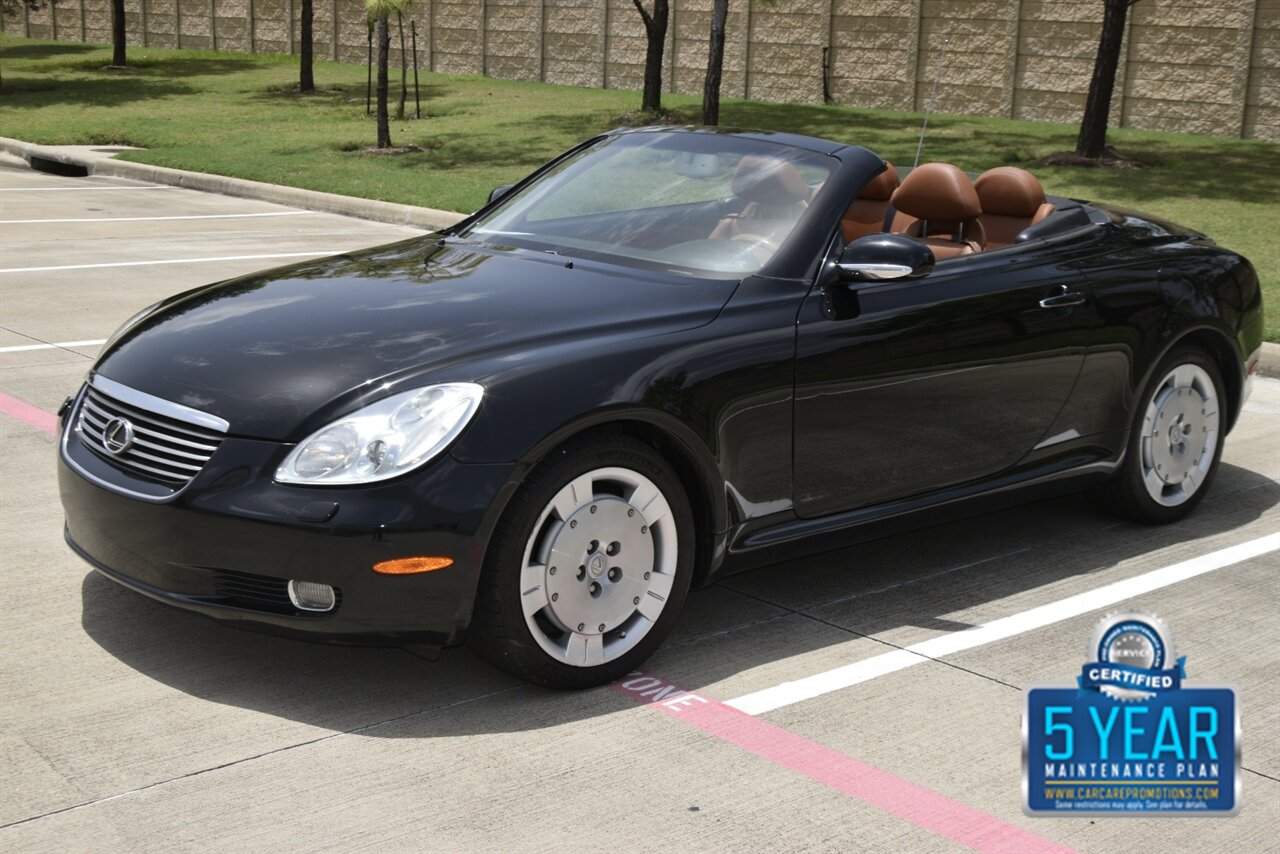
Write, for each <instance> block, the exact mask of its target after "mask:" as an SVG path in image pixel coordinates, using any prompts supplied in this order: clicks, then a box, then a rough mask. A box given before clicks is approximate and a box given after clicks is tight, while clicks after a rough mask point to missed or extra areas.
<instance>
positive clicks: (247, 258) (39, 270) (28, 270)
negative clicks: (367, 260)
mask: <svg viewBox="0 0 1280 854" xmlns="http://www.w3.org/2000/svg"><path fill="white" fill-rule="evenodd" d="M336 254H338V253H336V252H334V251H333V250H332V249H325V250H322V251H320V252H275V253H272V254H270V255H222V256H219V257H217V258H170V259H166V260H164V261H113V262H111V263H109V264H66V265H63V266H60V267H9V268H8V269H3V270H0V273H44V272H48V271H50V270H97V269H101V268H105V267H151V266H153V265H156V264H203V263H206V262H208V261H256V260H258V259H260V258H315V257H316V256H318V255H336Z"/></svg>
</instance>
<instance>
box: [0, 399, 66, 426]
mask: <svg viewBox="0 0 1280 854" xmlns="http://www.w3.org/2000/svg"><path fill="white" fill-rule="evenodd" d="M0 412H3V413H4V414H5V415H8V416H9V417H10V418H16V419H18V420H19V421H22V422H25V423H27V424H30V425H31V426H32V427H35V428H37V429H39V430H43V431H44V432H46V433H48V434H50V435H52V434H54V433H56V432H58V418H57V416H55V415H53V414H52V413H49V412H45V411H44V410H43V409H37V408H36V407H34V406H32V405H31V404H29V403H26V402H25V401H21V400H18V399H17V398H16V397H10V396H9V395H7V394H5V393H3V392H0Z"/></svg>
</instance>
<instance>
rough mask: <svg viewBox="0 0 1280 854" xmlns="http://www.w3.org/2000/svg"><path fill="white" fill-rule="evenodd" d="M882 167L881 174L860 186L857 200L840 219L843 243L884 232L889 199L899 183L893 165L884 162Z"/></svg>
mask: <svg viewBox="0 0 1280 854" xmlns="http://www.w3.org/2000/svg"><path fill="white" fill-rule="evenodd" d="M884 166H885V169H884V171H883V172H881V173H880V174H879V175H877V176H876V177H874V178H872V179H871V180H870V181H868V182H867V183H865V184H863V185H862V189H861V190H859V191H858V196H857V198H855V199H854V200H853V201H852V202H851V203H850V204H849V207H848V209H846V210H845V212H844V216H842V217H841V218H840V224H841V225H842V226H843V227H844V242H845V243H848V242H849V241H851V240H854V239H856V238H859V237H862V236H863V235H866V234H874V233H876V232H877V231H884V220H885V215H886V214H888V213H889V199H891V198H893V191H894V190H896V189H898V184H899V183H900V182H899V180H898V172H897V170H895V169H894V168H893V164H892V163H890V162H889V161H888V160H886V161H885V162H884Z"/></svg>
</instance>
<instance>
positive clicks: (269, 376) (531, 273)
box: [95, 237, 735, 441]
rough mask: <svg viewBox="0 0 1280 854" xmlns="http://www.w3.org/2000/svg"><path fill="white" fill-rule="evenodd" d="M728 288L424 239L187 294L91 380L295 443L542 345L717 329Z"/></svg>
mask: <svg viewBox="0 0 1280 854" xmlns="http://www.w3.org/2000/svg"><path fill="white" fill-rule="evenodd" d="M734 286H735V282H732V281H722V280H706V279H694V278H690V277H684V276H673V275H669V274H663V273H653V272H649V271H643V270H635V269H630V268H621V267H617V266H613V265H607V264H603V263H599V262H594V261H583V260H578V259H569V258H567V257H562V256H557V255H552V254H549V253H543V252H529V251H526V250H515V249H509V248H503V247H491V246H477V245H467V244H459V243H456V242H455V241H452V240H449V241H442V240H439V239H438V238H434V237H431V238H416V239H414V240H410V241H405V242H402V243H396V244H391V245H389V246H383V247H378V248H376V249H371V250H367V251H364V252H359V253H351V254H347V255H340V256H336V257H332V258H325V259H323V260H318V261H308V262H304V263H301V264H295V265H292V266H289V267H282V268H279V269H276V270H270V271H267V272H264V273H259V274H254V275H251V276H245V277H243V278H239V279H233V280H230V281H226V282H222V283H219V284H215V285H209V286H207V287H203V288H199V289H197V290H194V291H189V292H187V293H184V294H180V295H178V296H176V297H173V298H171V299H169V300H166V301H165V302H162V303H159V304H158V305H156V306H154V307H153V308H152V309H151V310H150V311H149V312H147V313H144V314H143V315H142V316H141V317H140V318H138V319H136V320H135V321H133V323H132V325H129V326H128V327H127V328H125V329H123V330H122V331H121V332H120V333H118V337H117V338H116V339H115V340H113V341H112V342H110V343H109V345H108V347H107V349H106V351H105V352H104V353H103V355H102V356H101V357H100V358H99V360H98V363H97V364H96V365H95V371H96V372H97V373H99V374H101V375H102V376H104V377H106V378H108V379H112V380H115V381H116V382H119V383H123V384H124V385H126V386H130V387H131V388H134V389H137V390H139V391H142V392H146V393H147V394H151V395H155V396H156V397H160V398H163V399H165V400H169V401H173V402H175V403H180V404H183V405H185V406H189V407H192V408H194V409H198V410H201V411H203V412H207V413H210V414H212V415H216V416H218V417H220V418H223V419H225V420H226V421H227V422H228V423H229V424H230V425H231V427H230V432H231V434H232V435H239V436H245V437H250V438H258V439H271V440H278V441H297V440H299V439H301V438H302V437H303V436H305V435H306V434H307V433H309V432H310V431H311V430H314V429H317V428H318V427H319V426H321V425H322V424H324V423H326V422H327V421H328V420H329V419H331V418H336V417H339V416H341V415H342V414H344V413H345V412H347V411H349V410H351V409H354V408H355V407H357V406H360V405H364V404H365V403H368V402H371V401H372V400H374V399H376V398H378V397H382V396H385V395H387V394H391V393H393V392H396V391H400V390H403V389H407V388H412V387H414V386H415V385H422V384H427V383H430V382H446V381H458V382H461V381H472V382H481V383H483V382H484V380H485V378H486V376H490V375H492V374H493V373H494V371H496V370H501V369H502V366H503V365H504V364H511V363H518V362H520V361H524V360H526V359H528V358H536V351H537V349H538V348H539V347H542V346H564V345H566V344H574V343H576V344H579V345H581V344H584V343H585V344H586V345H587V346H585V347H584V348H583V352H584V357H590V358H600V357H607V355H606V354H607V344H608V340H609V339H614V340H618V339H621V338H631V337H636V336H653V335H662V334H669V333H671V332H676V331H679V330H682V329H688V328H691V327H694V326H699V325H702V324H705V323H708V322H710V320H711V319H712V318H714V317H715V315H716V313H717V312H718V311H719V310H720V308H721V307H723V305H724V303H725V301H726V300H727V299H728V298H729V296H730V295H731V294H732V293H733V289H734ZM591 342H599V343H600V345H601V346H600V347H599V348H595V347H592V346H591Z"/></svg>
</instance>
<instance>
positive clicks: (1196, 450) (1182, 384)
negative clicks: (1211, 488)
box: [1140, 363, 1219, 507]
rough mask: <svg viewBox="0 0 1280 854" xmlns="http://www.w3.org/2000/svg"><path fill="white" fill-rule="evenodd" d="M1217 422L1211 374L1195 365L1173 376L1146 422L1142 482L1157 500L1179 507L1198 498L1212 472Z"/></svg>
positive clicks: (1157, 394) (1155, 398)
mask: <svg viewBox="0 0 1280 854" xmlns="http://www.w3.org/2000/svg"><path fill="white" fill-rule="evenodd" d="M1218 422H1219V417H1218V392H1217V389H1216V388H1215V387H1214V384H1213V380H1212V379H1211V378H1210V377H1209V374H1208V373H1207V372H1206V371H1205V370H1204V369H1203V368H1201V367H1200V366H1199V365H1196V364H1193V363H1186V364H1182V365H1178V366H1177V367H1175V368H1173V369H1172V370H1171V371H1169V373H1168V374H1167V375H1166V376H1165V378H1164V379H1162V380H1161V381H1160V384H1159V385H1158V386H1156V389H1155V391H1154V392H1153V393H1152V395H1151V400H1150V402H1148V404H1147V411H1146V414H1145V416H1144V417H1143V419H1142V444H1141V447H1140V451H1141V454H1142V481H1143V483H1144V484H1145V485H1146V487H1147V494H1149V495H1150V496H1151V498H1152V499H1154V500H1155V501H1156V502H1157V503H1159V504H1162V505H1164V506H1165V507H1176V506H1178V505H1179V504H1182V503H1183V502H1185V501H1186V500H1187V499H1189V498H1190V497H1191V496H1192V495H1195V493H1196V490H1198V489H1199V488H1200V485H1201V484H1202V483H1203V482H1204V479H1205V476H1206V475H1207V474H1208V473H1209V470H1210V469H1211V468H1212V467H1213V460H1214V456H1215V454H1216V453H1217V450H1218V426H1219V425H1218Z"/></svg>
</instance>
